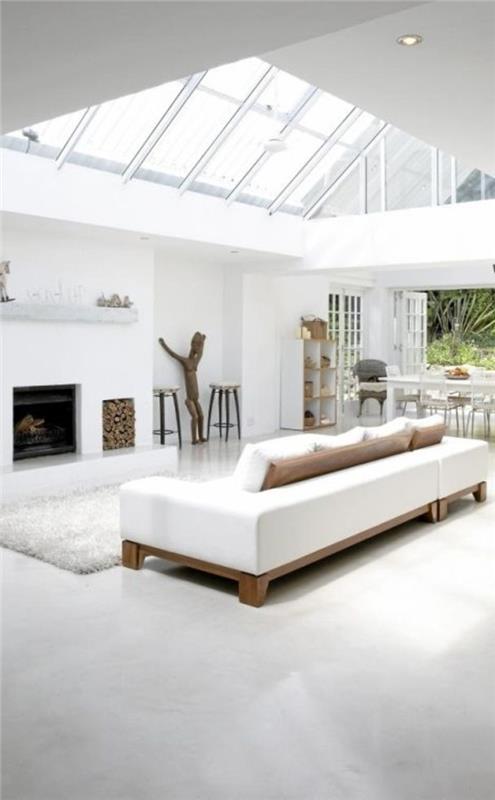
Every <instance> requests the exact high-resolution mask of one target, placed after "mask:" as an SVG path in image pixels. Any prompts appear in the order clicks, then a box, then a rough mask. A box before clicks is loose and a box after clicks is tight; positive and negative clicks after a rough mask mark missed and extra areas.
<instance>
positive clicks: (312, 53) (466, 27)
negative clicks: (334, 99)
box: [266, 0, 495, 175]
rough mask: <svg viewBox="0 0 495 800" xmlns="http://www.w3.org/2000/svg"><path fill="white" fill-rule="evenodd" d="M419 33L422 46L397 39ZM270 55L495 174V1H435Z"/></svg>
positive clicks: (296, 72)
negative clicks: (406, 45) (405, 34)
mask: <svg viewBox="0 0 495 800" xmlns="http://www.w3.org/2000/svg"><path fill="white" fill-rule="evenodd" d="M404 33H419V34H421V35H422V36H423V37H424V41H423V43H422V44H421V45H419V46H416V47H410V48H407V47H401V46H400V45H398V44H397V43H396V38H397V36H400V35H401V34H404ZM266 58H267V60H268V61H270V62H271V63H273V64H275V65H276V66H279V67H282V68H283V69H286V70H289V71H290V72H293V73H294V74H295V75H299V76H300V77H302V78H305V79H306V80H307V81H309V82H310V83H313V84H315V85H316V86H319V87H321V88H323V89H327V90H328V91H329V92H331V93H333V94H335V95H337V96H339V97H342V98H344V99H345V100H348V101H350V102H352V103H354V104H355V105H358V106H361V107H362V108H364V109H365V110H366V111H369V112H371V113H372V114H375V115H376V116H378V117H380V118H382V119H384V120H386V121H387V122H391V123H392V124H394V125H396V126H397V127H398V128H401V129H403V130H404V131H406V132H407V133H410V134H412V135H413V136H416V137H418V138H419V139H422V140H424V141H426V142H428V143H429V144H433V145H435V146H437V147H439V148H441V149H442V150H444V151H445V152H447V153H450V154H452V155H456V156H457V157H458V158H459V159H460V160H461V161H462V162H463V164H465V165H466V166H470V167H478V168H481V169H483V170H485V171H486V172H488V173H490V174H492V175H495V3H494V2H491V0H487V2H457V1H454V2H449V1H448V0H447V1H446V2H434V3H424V4H420V5H416V6H415V7H414V8H410V9H408V10H399V11H398V12H397V13H394V14H391V15H389V16H384V17H381V18H380V19H374V20H371V21H368V22H364V23H362V24H358V25H356V26H354V27H349V28H347V29H346V30H341V31H337V32H334V33H330V34H325V35H324V36H321V37H318V38H316V39H312V40H311V42H300V43H298V44H295V45H291V46H289V47H285V48H283V49H281V50H278V51H276V52H270V53H268V54H267V55H266Z"/></svg>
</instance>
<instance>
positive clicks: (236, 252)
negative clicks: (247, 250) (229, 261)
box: [229, 250, 241, 256]
mask: <svg viewBox="0 0 495 800" xmlns="http://www.w3.org/2000/svg"><path fill="white" fill-rule="evenodd" d="M240 252H241V251H240V250H229V253H231V254H232V255H233V256H236V255H238V253H240Z"/></svg>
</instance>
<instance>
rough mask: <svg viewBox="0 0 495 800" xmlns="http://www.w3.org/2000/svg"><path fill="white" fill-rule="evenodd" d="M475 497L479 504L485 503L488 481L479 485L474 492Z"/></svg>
mask: <svg viewBox="0 0 495 800" xmlns="http://www.w3.org/2000/svg"><path fill="white" fill-rule="evenodd" d="M473 497H474V499H475V500H476V502H477V503H484V502H485V500H486V481H482V482H481V483H479V484H478V488H477V489H476V490H475V491H474V492H473Z"/></svg>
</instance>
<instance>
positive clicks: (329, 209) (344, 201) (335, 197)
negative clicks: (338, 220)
mask: <svg viewBox="0 0 495 800" xmlns="http://www.w3.org/2000/svg"><path fill="white" fill-rule="evenodd" d="M359 183H360V181H359V164H356V166H355V167H353V168H352V169H351V170H350V172H349V174H348V175H346V177H345V178H344V179H343V180H342V181H341V182H340V183H339V184H338V185H337V186H336V187H335V189H334V190H333V192H331V194H330V195H329V196H328V197H327V199H326V200H325V202H324V203H323V205H322V206H321V208H320V209H319V210H318V211H317V213H316V214H315V216H314V219H323V218H324V217H337V216H341V215H343V214H359V211H360V208H359V199H360V193H359Z"/></svg>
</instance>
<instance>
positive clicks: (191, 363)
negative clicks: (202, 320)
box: [158, 331, 207, 444]
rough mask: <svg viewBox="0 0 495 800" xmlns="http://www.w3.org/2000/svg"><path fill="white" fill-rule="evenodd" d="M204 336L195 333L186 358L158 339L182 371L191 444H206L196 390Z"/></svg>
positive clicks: (197, 391) (201, 410)
mask: <svg viewBox="0 0 495 800" xmlns="http://www.w3.org/2000/svg"><path fill="white" fill-rule="evenodd" d="M205 339H206V336H205V335H204V333H200V332H199V331H196V333H195V334H194V336H193V337H192V339H191V349H190V350H189V355H188V356H180V355H178V354H177V353H174V351H173V350H171V348H170V347H169V346H168V345H167V344H166V343H165V342H164V341H163V339H158V341H159V342H160V344H161V346H162V347H163V349H164V350H165V351H166V352H167V353H168V354H169V356H172V358H175V359H176V360H177V361H178V362H179V363H180V364H181V365H182V369H183V370H184V379H185V382H186V397H187V399H186V408H187V410H188V411H189V413H190V415H191V441H192V443H193V444H198V442H206V441H207V440H206V439H205V437H204V430H203V425H204V415H203V409H202V408H201V403H200V402H199V389H198V376H197V372H198V364H199V362H200V361H201V359H202V357H203V348H204V344H205Z"/></svg>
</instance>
